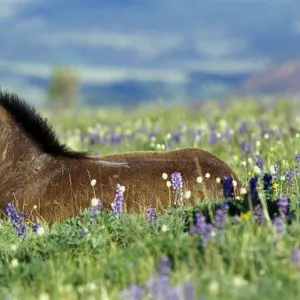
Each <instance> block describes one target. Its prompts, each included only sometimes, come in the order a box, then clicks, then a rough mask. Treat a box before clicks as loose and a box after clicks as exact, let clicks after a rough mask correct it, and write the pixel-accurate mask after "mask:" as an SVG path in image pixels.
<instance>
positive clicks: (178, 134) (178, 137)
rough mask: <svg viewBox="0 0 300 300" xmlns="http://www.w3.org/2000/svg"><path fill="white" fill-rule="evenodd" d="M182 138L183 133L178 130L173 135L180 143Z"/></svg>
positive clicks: (174, 139)
mask: <svg viewBox="0 0 300 300" xmlns="http://www.w3.org/2000/svg"><path fill="white" fill-rule="evenodd" d="M181 138H182V133H181V132H177V133H175V134H173V135H172V139H173V141H175V142H176V143H178V144H179V143H180V142H181Z"/></svg>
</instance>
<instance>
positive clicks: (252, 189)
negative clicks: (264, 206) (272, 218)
mask: <svg viewBox="0 0 300 300" xmlns="http://www.w3.org/2000/svg"><path fill="white" fill-rule="evenodd" d="M257 181H258V177H257V176H255V177H252V178H251V179H250V180H249V188H250V195H251V199H252V202H253V204H254V205H256V204H257V203H258V202H259V198H258V191H257Z"/></svg>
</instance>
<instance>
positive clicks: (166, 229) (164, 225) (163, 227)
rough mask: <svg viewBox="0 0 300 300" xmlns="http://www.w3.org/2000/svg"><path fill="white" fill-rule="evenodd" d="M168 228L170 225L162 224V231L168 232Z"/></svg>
mask: <svg viewBox="0 0 300 300" xmlns="http://www.w3.org/2000/svg"><path fill="white" fill-rule="evenodd" d="M168 230H169V228H168V226H167V225H166V224H163V226H161V231H162V232H166V231H168Z"/></svg>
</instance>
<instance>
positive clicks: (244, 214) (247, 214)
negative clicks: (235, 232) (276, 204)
mask: <svg viewBox="0 0 300 300" xmlns="http://www.w3.org/2000/svg"><path fill="white" fill-rule="evenodd" d="M250 216H251V211H250V210H249V211H247V212H245V213H243V214H241V217H240V218H241V219H242V220H243V221H247V220H248V219H249V218H250Z"/></svg>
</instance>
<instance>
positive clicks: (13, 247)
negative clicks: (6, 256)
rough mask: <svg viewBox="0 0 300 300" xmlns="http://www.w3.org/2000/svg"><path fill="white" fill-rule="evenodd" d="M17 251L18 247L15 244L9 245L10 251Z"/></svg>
mask: <svg viewBox="0 0 300 300" xmlns="http://www.w3.org/2000/svg"><path fill="white" fill-rule="evenodd" d="M17 249H18V246H17V245H16V244H11V245H10V250H11V251H13V252H15V251H16V250H17Z"/></svg>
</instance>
